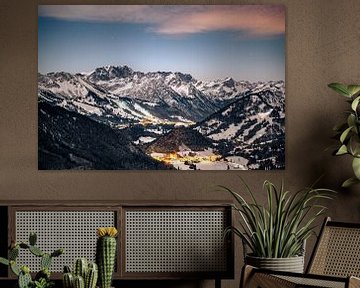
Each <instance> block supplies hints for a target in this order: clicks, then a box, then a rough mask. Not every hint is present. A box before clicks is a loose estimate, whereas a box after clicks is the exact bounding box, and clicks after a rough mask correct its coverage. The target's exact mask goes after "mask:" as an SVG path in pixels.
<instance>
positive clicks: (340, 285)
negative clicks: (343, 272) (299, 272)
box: [277, 275, 346, 288]
mask: <svg viewBox="0 0 360 288" xmlns="http://www.w3.org/2000/svg"><path fill="white" fill-rule="evenodd" d="M277 277H278V278H281V279H284V280H287V281H289V282H292V283H294V284H296V287H307V286H311V287H323V288H324V287H326V288H345V286H346V285H345V281H343V282H339V281H331V280H324V279H315V278H302V277H293V276H279V275H277Z"/></svg>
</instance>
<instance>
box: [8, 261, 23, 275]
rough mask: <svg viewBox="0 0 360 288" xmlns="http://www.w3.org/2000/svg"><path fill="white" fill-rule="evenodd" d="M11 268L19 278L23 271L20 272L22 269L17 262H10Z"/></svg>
mask: <svg viewBox="0 0 360 288" xmlns="http://www.w3.org/2000/svg"><path fill="white" fill-rule="evenodd" d="M10 268H11V271H12V272H13V273H14V274H15V275H16V276H19V274H20V272H21V270H20V268H19V267H18V266H17V265H16V262H15V261H10Z"/></svg>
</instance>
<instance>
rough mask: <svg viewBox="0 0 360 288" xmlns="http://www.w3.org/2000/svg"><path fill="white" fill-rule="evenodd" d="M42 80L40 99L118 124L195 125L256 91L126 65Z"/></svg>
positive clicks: (59, 74)
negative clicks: (239, 98)
mask: <svg viewBox="0 0 360 288" xmlns="http://www.w3.org/2000/svg"><path fill="white" fill-rule="evenodd" d="M38 80H39V86H38V89H39V98H40V99H42V100H45V101H47V102H50V103H52V104H54V105H57V106H61V107H64V108H66V109H68V110H70V111H76V112H78V113H81V114H84V115H87V116H90V117H92V118H93V119H95V120H98V121H105V122H111V123H113V124H126V123H138V122H141V121H145V122H151V123H179V124H191V123H193V122H197V121H200V120H202V119H204V118H206V117H207V116H208V115H210V114H212V113H214V112H216V111H217V110H218V109H219V108H221V107H223V106H225V105H226V104H228V103H229V102H231V101H232V100H233V99H234V98H235V97H238V96H239V95H241V94H243V93H244V92H246V91H248V90H249V89H251V88H253V87H254V84H252V83H249V82H245V81H242V82H236V81H234V80H233V79H231V78H227V79H225V80H217V81H212V82H203V81H197V80H196V79H194V78H193V77H192V76H191V75H189V74H183V73H180V72H175V73H172V72H151V73H142V72H134V71H133V70H132V69H131V68H129V67H127V66H117V67H115V66H105V67H100V68H97V69H95V70H94V71H92V72H91V73H88V74H70V73H66V72H57V73H48V74H46V75H41V74H39V76H38Z"/></svg>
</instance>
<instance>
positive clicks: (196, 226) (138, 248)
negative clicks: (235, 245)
mask: <svg viewBox="0 0 360 288" xmlns="http://www.w3.org/2000/svg"><path fill="white" fill-rule="evenodd" d="M125 221H126V224H125V225H126V228H125V229H126V232H125V249H126V261H125V265H126V267H125V271H126V272H222V271H226V268H227V267H226V250H225V245H224V240H223V231H224V228H225V225H226V219H225V213H224V212H223V211H204V210H201V211H189V210H186V211H184V210H179V211H175V210H171V211H166V210H164V211H163V210H160V211H159V210H153V211H152V210H146V211H144V210H141V211H126V214H125Z"/></svg>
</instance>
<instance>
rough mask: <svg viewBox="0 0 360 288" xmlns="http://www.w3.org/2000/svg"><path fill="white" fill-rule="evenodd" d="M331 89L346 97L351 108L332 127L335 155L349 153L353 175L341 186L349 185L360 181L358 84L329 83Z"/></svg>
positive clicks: (359, 89)
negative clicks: (334, 137)
mask: <svg viewBox="0 0 360 288" xmlns="http://www.w3.org/2000/svg"><path fill="white" fill-rule="evenodd" d="M328 86H329V87H330V88H331V89H333V90H334V91H336V92H337V93H339V94H340V95H342V96H344V97H346V98H347V102H348V103H349V104H350V106H351V109H350V110H349V111H347V119H346V122H344V123H341V124H340V125H337V126H335V127H334V130H335V131H336V133H337V138H338V139H339V142H340V143H339V144H340V145H339V147H338V148H337V149H336V151H335V152H334V154H335V155H346V154H348V155H351V157H352V158H353V160H352V169H353V171H354V177H351V178H349V179H347V180H346V181H345V182H344V183H343V184H342V186H343V187H349V186H351V185H353V184H358V183H360V106H359V102H360V85H344V84H340V83H331V84H329V85H328Z"/></svg>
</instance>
